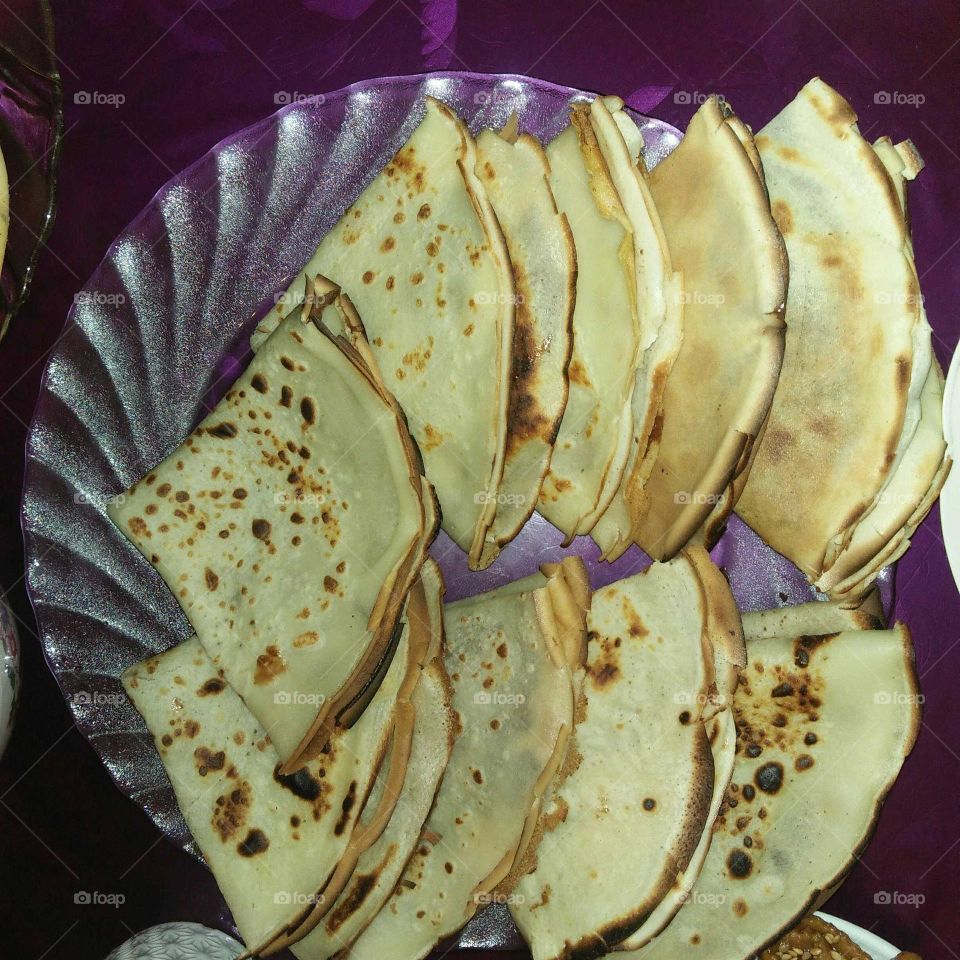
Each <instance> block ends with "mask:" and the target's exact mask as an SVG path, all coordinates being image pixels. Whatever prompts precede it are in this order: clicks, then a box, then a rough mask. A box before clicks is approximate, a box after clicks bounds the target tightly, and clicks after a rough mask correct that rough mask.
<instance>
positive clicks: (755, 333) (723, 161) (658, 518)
mask: <svg viewBox="0 0 960 960" xmlns="http://www.w3.org/2000/svg"><path fill="white" fill-rule="evenodd" d="M641 162H642V161H641ZM649 184H650V191H651V193H652V194H653V199H654V202H655V203H656V206H657V211H658V212H659V215H660V222H661V223H662V224H663V230H664V232H665V234H666V239H667V245H668V246H669V249H670V255H671V257H672V260H673V264H674V266H675V267H676V269H677V270H679V271H680V273H681V274H682V278H683V281H682V282H683V290H682V294H681V296H682V301H683V342H682V345H681V347H680V350H679V354H678V355H677V358H676V361H675V362H674V364H673V366H672V369H671V371H670V375H669V377H668V378H667V381H666V386H665V389H664V393H663V399H662V405H661V413H660V417H659V422H658V440H659V442H658V446H657V449H656V455H655V459H654V463H653V464H652V466H651V467H650V469H649V471H648V476H647V477H646V478H645V479H643V480H638V481H637V482H635V483H634V484H632V485H631V486H630V487H629V488H628V490H627V500H628V501H629V503H630V505H631V508H632V513H633V525H634V538H635V539H636V541H637V543H638V544H639V545H640V546H641V547H642V548H643V549H644V550H645V551H646V552H647V553H648V554H650V555H651V556H652V557H654V558H657V559H666V558H669V557H671V556H673V555H674V554H675V553H676V552H677V551H678V550H679V549H680V548H681V547H683V546H684V544H686V543H688V542H691V541H692V542H700V543H704V544H706V546H707V547H708V548H709V547H711V546H712V545H713V544H714V543H715V542H716V541H717V540H718V539H719V537H720V535H721V534H722V532H723V530H724V528H725V526H726V519H727V517H728V515H729V513H730V511H731V510H732V508H733V504H734V501H735V499H736V495H737V493H738V492H739V487H740V486H742V482H743V480H744V478H745V476H746V473H747V471H748V470H749V467H750V463H751V454H752V449H753V446H754V443H755V440H756V438H757V436H758V435H759V434H760V432H761V429H762V426H763V422H764V420H765V418H766V415H767V411H768V410H769V408H770V403H771V400H772V398H773V393H774V388H775V387H776V384H777V377H778V375H779V371H780V363H781V360H782V358H783V343H784V322H783V311H784V301H785V299H786V291H787V259H786V253H785V250H784V245H783V240H782V238H781V236H780V232H779V230H778V229H777V225H776V223H774V220H773V217H772V216H771V214H770V203H769V200H768V198H767V192H766V189H765V187H764V179H763V170H762V168H761V167H760V164H759V160H758V158H757V153H756V149H755V147H754V144H753V137H752V136H751V134H750V131H749V129H748V128H747V127H746V126H745V125H744V124H743V123H742V122H740V121H739V119H738V118H737V117H736V116H735V115H734V114H733V113H732V112H731V110H730V108H729V107H728V106H726V105H725V104H721V102H720V101H719V100H718V99H717V98H716V97H710V98H709V99H708V100H707V101H706V102H705V103H704V104H703V106H702V107H701V108H700V109H699V110H698V111H697V113H696V114H695V115H694V117H693V119H692V120H691V121H690V124H689V125H688V127H687V131H686V134H685V135H684V137H683V140H681V142H680V145H679V146H678V147H677V148H676V149H675V150H674V151H673V152H672V153H671V154H670V155H669V156H668V157H666V158H665V159H664V160H662V161H661V162H660V163H659V164H658V165H657V166H656V167H655V168H654V169H653V170H652V171H651V172H650V174H649ZM738 478H739V479H740V484H739V485H738V484H737V480H738Z"/></svg>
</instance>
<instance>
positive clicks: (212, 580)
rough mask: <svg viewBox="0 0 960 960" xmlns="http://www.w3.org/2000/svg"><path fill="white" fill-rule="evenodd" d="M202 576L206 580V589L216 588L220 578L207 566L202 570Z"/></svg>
mask: <svg viewBox="0 0 960 960" xmlns="http://www.w3.org/2000/svg"><path fill="white" fill-rule="evenodd" d="M203 578H204V580H206V581H207V589H208V590H216V589H217V586H218V585H219V583H220V578H219V577H218V576H217V575H216V574H215V573H214V572H213V571H212V570H211V569H210V568H209V567H207V568H206V569H205V570H204V571H203Z"/></svg>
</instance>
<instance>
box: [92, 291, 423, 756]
mask: <svg viewBox="0 0 960 960" xmlns="http://www.w3.org/2000/svg"><path fill="white" fill-rule="evenodd" d="M332 290H333V291H334V292H332V293H331V295H330V296H329V297H328V299H327V300H326V302H324V303H322V304H321V303H317V304H314V305H313V306H314V313H317V312H320V313H324V312H326V313H333V314H337V312H338V311H343V310H346V311H347V312H350V311H351V309H352V308H351V307H350V304H349V301H347V300H345V298H341V297H340V296H339V291H337V290H336V288H335V287H333V288H332ZM420 469H421V468H420V463H419V459H418V457H417V453H416V448H415V447H414V446H413V444H412V442H411V440H410V436H409V434H408V432H407V429H406V425H405V423H404V420H403V415H402V413H401V412H400V410H399V408H398V407H397V405H396V403H395V401H394V400H393V398H392V397H391V396H390V395H389V394H388V393H387V392H386V391H385V389H384V388H383V385H382V383H381V382H380V381H379V379H378V377H377V373H376V371H375V370H371V369H370V368H369V367H368V366H367V365H366V364H365V363H364V361H363V358H362V356H361V354H360V353H359V352H358V351H357V350H356V349H354V348H353V347H352V346H351V344H350V343H349V342H348V341H347V340H346V339H345V338H343V337H337V336H334V335H332V334H331V333H330V332H329V331H328V330H327V329H326V328H324V327H323V326H322V321H321V326H319V327H318V326H317V325H316V324H314V323H310V322H307V323H304V322H303V321H302V320H301V317H300V311H299V310H296V311H294V312H293V313H292V314H291V315H290V316H288V317H287V319H286V320H284V321H283V322H282V323H281V324H280V326H279V327H278V328H277V329H276V331H275V332H274V333H273V335H272V336H271V337H270V338H269V339H268V340H267V341H266V342H265V343H264V344H263V345H262V346H261V348H260V350H259V351H258V352H257V354H256V355H255V356H254V358H253V360H252V361H251V363H250V365H249V367H248V368H247V370H246V371H245V372H244V373H243V374H242V375H241V376H240V378H239V379H238V380H237V381H236V383H235V384H234V385H233V387H232V388H231V389H230V390H229V391H228V392H227V394H226V396H225V397H224V398H223V399H222V400H221V401H220V403H218V404H217V406H216V407H215V408H214V410H213V411H212V412H211V413H210V414H209V415H208V416H207V417H206V418H204V420H203V421H202V422H201V423H200V425H199V426H198V427H197V428H196V429H195V430H193V431H192V433H191V434H190V436H189V437H188V438H187V440H186V441H185V442H184V443H183V444H182V445H181V446H180V447H179V448H177V449H176V450H174V451H173V453H171V454H170V455H169V456H168V457H167V458H166V459H165V460H164V461H163V462H162V463H161V464H159V465H158V466H157V467H155V468H154V469H153V470H151V471H150V472H149V473H148V474H147V476H146V477H145V478H144V479H143V480H141V481H140V482H139V483H137V484H135V485H134V486H133V487H131V488H130V490H128V491H127V493H126V494H124V495H123V496H121V497H118V498H117V499H116V500H114V501H113V502H112V503H111V504H110V505H109V506H108V513H109V515H110V518H111V519H112V520H113V521H114V523H115V524H116V525H117V526H118V527H119V529H120V530H121V531H122V532H123V533H124V534H125V535H126V536H127V537H128V538H129V539H130V540H131V541H132V542H133V543H134V545H135V546H136V547H137V549H138V550H140V552H141V553H142V554H143V555H144V556H145V557H147V559H148V560H149V561H150V563H152V564H153V566H154V567H156V569H157V571H158V572H159V573H160V575H161V576H162V577H163V579H164V581H165V582H166V583H167V585H168V586H169V587H170V589H171V590H172V591H173V592H174V594H175V596H176V597H177V600H178V601H179V602H180V605H181V606H182V607H183V608H184V611H185V612H186V614H187V616H188V617H189V618H190V621H191V623H192V624H193V627H194V629H195V630H196V632H197V636H198V638H199V640H200V642H201V643H202V644H203V646H204V649H205V650H206V651H207V653H208V655H209V656H210V658H211V659H212V660H213V662H214V663H215V665H216V667H217V668H218V669H222V670H223V671H224V675H225V677H226V679H227V681H228V682H229V683H230V685H231V686H232V687H233V688H234V689H235V690H236V691H237V692H238V693H239V694H240V696H241V697H242V698H243V700H244V702H245V703H246V705H247V707H248V708H249V709H250V710H251V712H252V713H253V714H254V715H255V716H256V717H257V719H258V720H259V721H260V723H261V724H262V725H263V726H264V727H265V729H267V730H269V731H270V736H271V739H272V740H273V742H274V744H275V745H276V748H277V750H278V751H279V753H280V755H281V757H282V758H283V759H284V761H285V772H290V771H292V770H294V769H296V766H297V763H298V762H301V761H302V760H303V759H305V758H308V757H309V756H311V755H315V754H316V752H317V751H318V750H319V749H320V748H321V747H322V746H323V743H324V741H325V740H326V738H327V737H328V736H329V731H330V729H331V727H332V724H333V722H334V721H335V719H336V718H338V717H340V716H341V714H342V713H343V712H344V711H346V710H347V709H348V708H351V707H353V709H354V714H356V712H358V711H357V709H356V705H357V701H358V698H360V697H362V695H363V694H364V691H365V690H366V691H367V693H368V694H369V693H371V692H372V689H374V688H375V687H373V688H372V687H371V678H375V677H376V676H377V675H378V668H381V671H380V672H381V674H382V667H383V666H385V658H386V657H388V655H389V649H390V646H389V645H390V640H391V637H392V636H393V634H394V629H395V626H396V622H397V617H398V615H399V611H400V606H401V604H402V602H403V598H404V596H405V595H406V593H407V590H408V589H409V586H410V584H411V583H412V582H413V580H414V579H415V578H416V575H417V572H418V570H419V566H420V564H421V563H422V562H423V557H424V555H425V551H426V547H427V546H428V545H429V542H430V541H431V540H432V538H433V534H434V532H435V529H436V527H435V523H436V517H435V514H434V504H433V503H432V495H431V493H430V489H429V485H427V484H426V483H425V481H424V479H423V477H422V476H421V475H420ZM386 662H389V661H388V660H387V661H386Z"/></svg>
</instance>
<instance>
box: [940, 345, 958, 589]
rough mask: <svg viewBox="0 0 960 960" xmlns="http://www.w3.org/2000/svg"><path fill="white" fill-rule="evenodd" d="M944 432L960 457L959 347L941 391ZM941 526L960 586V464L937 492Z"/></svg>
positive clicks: (953, 453) (952, 453) (954, 454)
mask: <svg viewBox="0 0 960 960" xmlns="http://www.w3.org/2000/svg"><path fill="white" fill-rule="evenodd" d="M943 435H944V437H946V440H947V450H948V452H949V453H950V456H951V457H953V459H954V461H956V460H958V459H960V350H957V352H956V353H954V355H953V360H952V362H951V363H950V372H949V373H948V374H947V385H946V388H945V389H944V392H943ZM940 527H941V529H942V530H943V542H944V544H945V545H946V548H947V557H948V559H949V560H950V569H951V570H952V571H953V579H954V580H955V581H956V584H957V589H958V590H960V468H957V469H954V470H951V471H950V476H949V477H947V482H946V483H945V484H944V487H943V491H942V492H941V494H940Z"/></svg>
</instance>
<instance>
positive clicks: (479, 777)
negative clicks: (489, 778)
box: [473, 770, 483, 783]
mask: <svg viewBox="0 0 960 960" xmlns="http://www.w3.org/2000/svg"><path fill="white" fill-rule="evenodd" d="M473 782H474V783H483V774H482V773H481V772H480V771H479V770H474V771H473Z"/></svg>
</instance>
